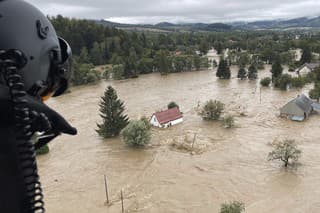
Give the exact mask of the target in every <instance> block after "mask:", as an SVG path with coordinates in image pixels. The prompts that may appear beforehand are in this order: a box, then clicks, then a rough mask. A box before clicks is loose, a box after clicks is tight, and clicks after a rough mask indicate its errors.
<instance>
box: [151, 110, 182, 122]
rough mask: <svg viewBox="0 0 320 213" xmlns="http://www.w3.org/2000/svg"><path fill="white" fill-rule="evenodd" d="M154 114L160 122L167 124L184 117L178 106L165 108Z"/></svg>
mask: <svg viewBox="0 0 320 213" xmlns="http://www.w3.org/2000/svg"><path fill="white" fill-rule="evenodd" d="M154 115H155V116H156V118H157V120H158V122H159V123H160V124H165V123H168V122H170V121H174V120H177V119H179V118H182V114H181V112H180V110H179V108H178V107H175V108H172V109H168V110H165V111H162V112H156V113H154Z"/></svg>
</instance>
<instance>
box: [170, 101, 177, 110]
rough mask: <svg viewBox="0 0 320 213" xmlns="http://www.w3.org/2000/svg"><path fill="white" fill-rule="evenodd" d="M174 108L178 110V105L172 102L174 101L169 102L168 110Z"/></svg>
mask: <svg viewBox="0 0 320 213" xmlns="http://www.w3.org/2000/svg"><path fill="white" fill-rule="evenodd" d="M175 107H178V108H179V105H178V104H176V102H174V101H171V102H170V103H169V104H168V109H172V108H175Z"/></svg>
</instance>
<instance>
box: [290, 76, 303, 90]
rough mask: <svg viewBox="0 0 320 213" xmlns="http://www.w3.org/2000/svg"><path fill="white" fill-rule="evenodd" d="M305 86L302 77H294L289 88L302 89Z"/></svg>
mask: <svg viewBox="0 0 320 213" xmlns="http://www.w3.org/2000/svg"><path fill="white" fill-rule="evenodd" d="M305 84H306V80H305V78H303V77H294V78H292V79H291V86H292V87H295V88H302V87H304V85H305Z"/></svg>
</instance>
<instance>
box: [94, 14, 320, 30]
mask: <svg viewBox="0 0 320 213" xmlns="http://www.w3.org/2000/svg"><path fill="white" fill-rule="evenodd" d="M94 22H96V23H98V24H101V25H104V26H107V27H115V28H120V29H127V30H133V29H136V30H137V29H138V30H165V31H177V30H178V31H179V30H182V31H183V30H187V31H230V30H269V29H282V30H284V29H292V28H296V29H300V28H320V17H312V18H308V17H301V18H295V19H288V20H262V21H254V22H231V23H180V24H174V23H170V22H160V23H158V24H154V25H152V24H121V23H115V22H110V21H106V20H94Z"/></svg>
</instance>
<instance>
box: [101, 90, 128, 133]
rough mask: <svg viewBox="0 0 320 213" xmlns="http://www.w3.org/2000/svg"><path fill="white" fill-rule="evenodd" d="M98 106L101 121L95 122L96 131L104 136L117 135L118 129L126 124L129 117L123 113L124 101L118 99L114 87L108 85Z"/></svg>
mask: <svg viewBox="0 0 320 213" xmlns="http://www.w3.org/2000/svg"><path fill="white" fill-rule="evenodd" d="M99 106H100V109H99V111H100V116H101V118H102V123H101V124H97V126H98V129H97V130H96V131H97V133H98V134H99V135H100V136H101V137H104V138H110V137H114V136H117V135H119V133H120V131H121V130H122V129H123V128H124V127H126V126H127V124H128V120H129V119H128V117H127V115H125V114H124V110H125V108H124V103H123V102H122V101H121V100H120V99H118V96H117V92H116V91H115V89H113V88H112V87H111V86H108V88H107V89H106V90H105V92H104V96H102V97H101V102H100V105H99Z"/></svg>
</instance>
